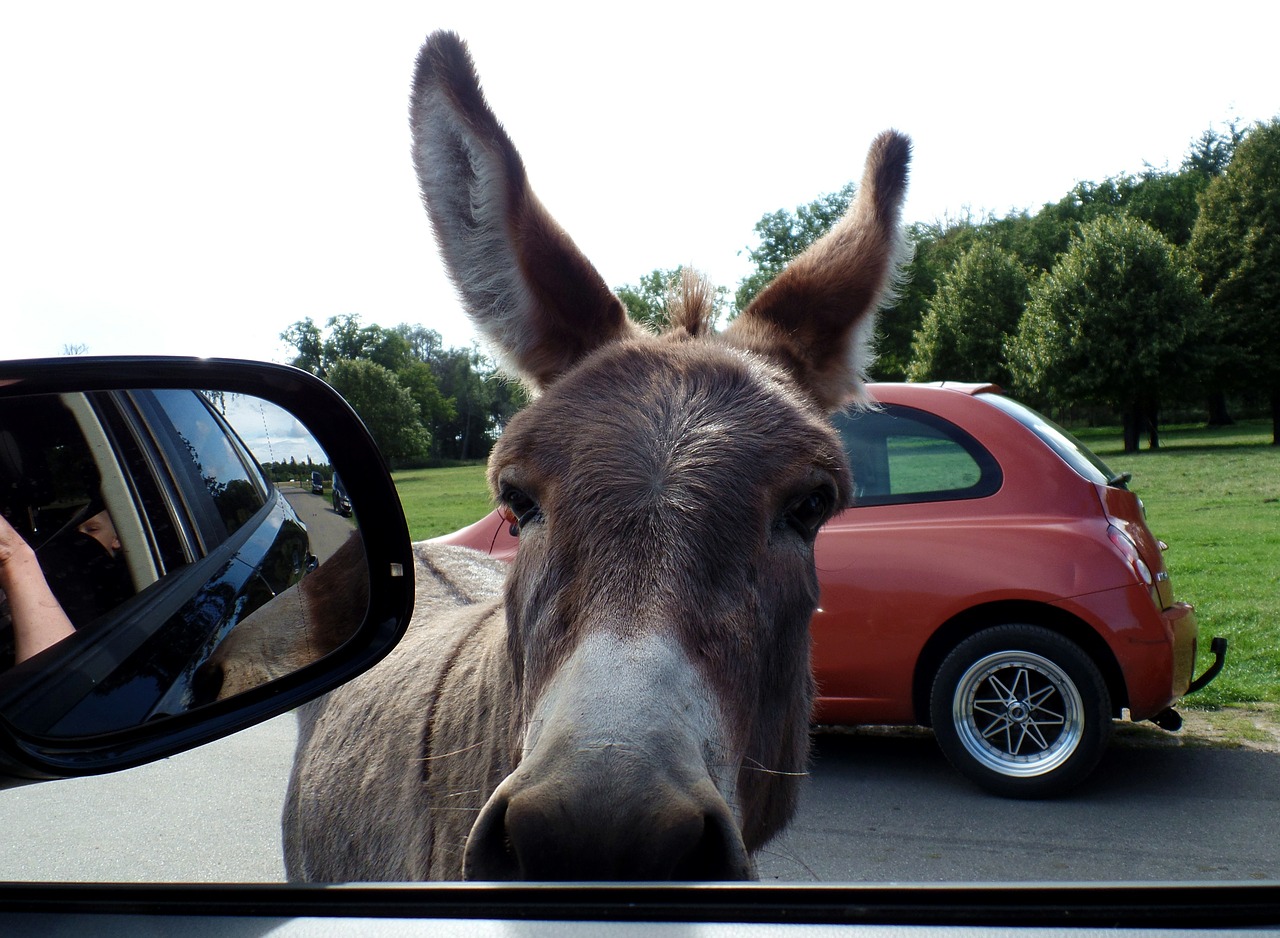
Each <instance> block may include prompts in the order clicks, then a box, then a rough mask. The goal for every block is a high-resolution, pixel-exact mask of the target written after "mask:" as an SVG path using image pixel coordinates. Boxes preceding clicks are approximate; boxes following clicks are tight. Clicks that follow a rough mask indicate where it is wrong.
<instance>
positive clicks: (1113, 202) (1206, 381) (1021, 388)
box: [619, 119, 1280, 451]
mask: <svg viewBox="0 0 1280 938" xmlns="http://www.w3.org/2000/svg"><path fill="white" fill-rule="evenodd" d="M854 195H855V187H854V184H853V183H850V184H848V185H846V186H845V187H844V188H842V189H841V190H840V191H838V192H834V193H830V194H827V195H823V196H820V197H819V198H818V199H816V200H815V201H813V202H811V203H809V204H808V205H803V206H800V207H798V208H797V209H796V210H795V211H787V210H778V211H776V212H771V213H769V214H766V215H764V216H763V217H762V218H761V219H760V221H759V222H757V224H756V226H755V235H756V238H757V244H756V246H755V247H753V248H750V249H749V250H748V256H749V257H750V259H751V261H752V263H753V264H754V265H755V270H754V271H753V272H752V273H751V274H750V275H749V276H748V277H746V278H745V279H744V280H743V282H742V283H741V284H740V285H739V286H738V289H737V291H736V293H735V294H734V297H733V301H732V303H731V304H730V303H726V304H725V309H726V315H727V317H728V318H732V317H733V316H734V315H736V314H737V313H738V312H739V311H740V310H742V309H745V308H746V305H747V304H748V303H749V302H750V301H751V299H752V298H753V297H754V296H755V295H756V294H757V293H758V292H759V291H760V290H761V289H762V288H763V287H764V286H765V285H766V284H768V283H769V281H770V280H772V279H773V277H774V276H776V275H777V273H778V272H779V271H780V270H781V269H782V268H783V267H784V266H785V265H786V263H787V262H788V261H789V260H790V259H791V258H793V257H795V256H796V255H797V254H799V253H800V252H801V251H802V250H804V249H805V248H806V247H808V246H809V245H810V244H812V243H813V242H814V241H816V240H817V239H818V238H819V237H821V236H822V235H823V234H824V233H825V232H826V231H827V230H828V229H829V228H830V227H831V226H832V225H833V224H834V223H835V222H836V220H838V219H839V218H840V216H841V215H842V214H843V213H844V211H845V209H846V208H847V207H848V205H849V203H850V202H851V201H852V199H853V197H854ZM907 237H908V239H909V241H910V246H911V248H912V256H911V261H910V263H909V265H908V267H907V269H906V271H905V277H904V278H903V282H902V283H901V284H900V285H899V289H898V292H897V297H896V300H895V301H894V302H893V304H892V305H891V306H890V307H889V308H887V309H885V310H884V311H883V313H882V315H881V317H880V321H879V323H878V331H877V337H876V338H877V351H878V359H877V362H876V365H875V367H874V369H873V374H872V377H873V378H875V379H877V380H883V381H902V380H912V381H936V380H952V381H983V382H992V383H995V384H999V385H1001V386H1002V387H1004V388H1006V389H1008V390H1010V391H1012V392H1013V393H1015V394H1017V395H1018V396H1020V397H1022V398H1023V399H1026V400H1028V401H1030V402H1031V403H1033V404H1035V405H1037V406H1039V407H1041V408H1043V409H1046V410H1049V411H1051V412H1054V411H1056V412H1059V413H1072V414H1079V413H1080V412H1081V410H1082V409H1088V411H1089V412H1090V413H1095V414H1100V415H1104V416H1105V418H1106V419H1114V418H1119V419H1120V420H1121V422H1122V423H1123V426H1124V436H1125V447H1126V449H1128V450H1131V451H1132V450H1136V449H1137V448H1138V445H1139V440H1140V438H1141V436H1142V435H1143V434H1145V435H1146V437H1147V439H1148V441H1149V445H1151V446H1158V445H1159V420H1160V414H1161V411H1162V410H1167V409H1170V408H1173V407H1180V408H1183V409H1189V408H1206V409H1207V416H1208V419H1209V422H1210V423H1225V422H1229V421H1230V419H1231V418H1230V414H1229V411H1228V409H1227V401H1228V400H1232V401H1236V402H1239V403H1241V404H1242V405H1246V406H1250V407H1262V408H1269V410H1270V413H1271V416H1272V422H1273V438H1274V439H1276V440H1280V357H1277V355H1276V353H1275V351H1274V349H1275V348H1276V347H1277V346H1276V343H1277V340H1280V296H1278V294H1280V263H1277V261H1280V257H1277V252H1280V119H1277V120H1272V121H1270V122H1267V123H1260V124H1257V125H1255V126H1253V127H1250V128H1248V129H1241V128H1239V127H1238V126H1236V125H1235V124H1231V125H1229V126H1228V127H1227V129H1226V130H1224V131H1216V130H1214V129H1212V128H1211V129H1209V130H1206V131H1205V132H1204V133H1203V134H1202V135H1201V136H1200V137H1199V138H1198V139H1197V140H1195V141H1193V142H1192V143H1191V145H1190V146H1189V148H1188V151H1187V154H1186V156H1185V158H1184V160H1183V162H1182V165H1181V166H1180V167H1178V169H1176V170H1168V169H1156V168H1152V167H1148V168H1147V169H1146V170H1145V171H1144V172H1142V173H1140V174H1137V175H1132V174H1124V175H1119V176H1115V177H1111V178H1108V179H1104V180H1103V181H1102V182H1081V183H1078V184H1077V185H1076V186H1074V187H1073V188H1072V189H1071V190H1070V191H1069V192H1068V193H1067V194H1066V195H1064V196H1063V197H1062V198H1061V199H1059V200H1058V201H1057V202H1054V203H1049V204H1046V205H1044V206H1043V207H1042V208H1041V209H1040V210H1039V211H1036V212H1034V213H1032V212H1029V211H1020V212H1015V213H1012V214H1010V215H1008V216H1006V217H1003V218H996V217H994V216H988V217H984V218H981V219H975V218H973V217H971V216H966V217H963V218H959V219H948V220H944V221H937V222H933V223H927V224H914V225H911V226H910V227H909V228H908V231H907ZM677 275H678V270H676V271H670V270H667V271H664V270H655V271H653V272H652V273H651V274H648V275H646V276H645V277H643V278H641V280H640V282H639V284H638V285H630V284H628V285H626V286H624V287H621V288H619V295H620V296H621V297H622V298H623V300H624V302H626V304H627V306H628V309H630V310H631V312H632V315H633V316H634V317H635V318H637V319H640V320H643V321H655V320H657V321H660V320H661V309H662V305H661V293H662V289H661V287H662V285H664V284H667V285H669V284H671V283H672V282H673V281H674V279H675V278H676V276H677Z"/></svg>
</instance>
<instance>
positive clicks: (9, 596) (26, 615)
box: [0, 515, 75, 664]
mask: <svg viewBox="0 0 1280 938" xmlns="http://www.w3.org/2000/svg"><path fill="white" fill-rule="evenodd" d="M0 590H3V592H4V596H5V599H6V601H7V602H8V604H9V614H10V616H11V617H12V620H13V638H14V663H15V664H17V663H20V662H23V661H26V660H27V659H28V658H31V657H33V656H35V655H37V654H39V653H40V652H42V651H44V650H45V649H46V648H48V647H49V646H51V645H54V644H57V643H58V642H60V641H62V640H63V639H64V638H66V637H67V636H69V635H71V634H72V633H73V632H74V631H75V627H74V626H73V625H72V624H71V620H70V619H68V618H67V614H66V613H65V612H64V611H63V609H62V605H61V604H60V603H59V602H58V600H57V598H55V597H54V595H53V591H52V590H51V589H49V583H48V581H47V580H45V577H44V571H43V570H41V568H40V562H39V561H38V560H37V559H36V552H35V551H34V550H32V548H31V545H30V544H28V543H27V542H26V540H25V539H24V538H23V537H22V535H20V534H19V533H18V532H17V531H15V530H14V529H13V526H12V525H10V524H9V522H8V520H7V519H6V518H5V517H4V516H3V515H0Z"/></svg>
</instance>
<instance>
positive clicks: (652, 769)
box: [412, 33, 909, 879]
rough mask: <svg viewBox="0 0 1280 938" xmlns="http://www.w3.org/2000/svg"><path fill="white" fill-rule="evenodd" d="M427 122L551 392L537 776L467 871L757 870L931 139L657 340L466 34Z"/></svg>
mask: <svg viewBox="0 0 1280 938" xmlns="http://www.w3.org/2000/svg"><path fill="white" fill-rule="evenodd" d="M412 124H413V132H414V140H415V150H414V152H415V161H416V166H417V171H418V178H419V181H420V184H421V188H422V194H423V198H424V201H425V203H426V207H427V211H428V214H429V215H430V217H431V221H432V224H433V226H434V229H435V232H436V237H437V240H438V242H439V244H440V249H441V252H442V254H443V255H444V258H445V261H446V264H447V266H448V267H449V270H450V272H451V274H452V277H453V279H454V282H455V284H456V286H457V288H458V291H459V293H460V295H461V297H462V300H463V303H464V304H465V306H466V308H467V310H468V312H469V313H470V315H471V316H472V318H473V319H474V321H475V322H476V324H477V326H478V327H479V328H480V329H481V330H482V331H483V332H484V334H485V335H486V336H487V338H488V339H489V340H490V342H491V343H492V345H493V346H494V347H495V348H496V350H497V351H498V353H499V354H500V355H501V356H502V359H503V361H504V363H505V365H506V367H507V368H508V369H510V370H512V371H514V372H515V373H516V374H518V375H519V376H520V377H521V378H522V379H523V380H524V381H525V382H526V383H527V384H528V385H529V386H530V387H531V388H532V389H533V390H534V391H535V392H537V396H536V397H535V399H534V401H533V403H531V404H530V405H529V406H528V407H527V408H526V409H525V410H524V411H522V412H521V413H520V414H518V415H517V416H516V418H515V419H513V420H512V421H511V423H510V424H509V426H508V427H507V429H506V431H505V433H504V434H503V437H502V439H501V440H500V441H499V443H498V444H497V446H496V447H495V449H494V452H493V456H492V458H491V460H490V465H489V483H490V486H491V488H492V490H493V492H494V495H495V496H496V497H497V499H498V500H499V502H500V503H501V504H502V505H503V506H505V509H506V511H507V512H508V513H509V515H510V516H511V517H512V518H513V519H514V520H515V523H517V524H518V525H519V530H520V550H519V553H518V556H517V558H516V560H515V562H514V565H513V568H512V570H511V574H510V576H509V578H508V581H507V586H506V617H507V627H508V651H509V654H510V658H511V668H512V673H513V675H514V687H513V688H512V689H511V692H512V693H513V694H514V696H515V710H516V720H517V726H516V733H515V740H516V742H515V751H514V752H513V753H512V764H513V765H515V766H516V768H515V770H514V771H513V772H512V773H511V774H510V775H509V776H508V777H507V778H506V779H505V780H504V781H503V782H502V784H501V785H499V787H498V788H497V790H496V791H495V792H494V793H493V795H492V797H491V798H490V799H489V801H488V803H487V805H486V806H485V808H484V810H483V811H482V812H481V815H480V817H479V818H478V820H477V821H476V823H475V825H474V827H473V828H472V831H471V835H470V837H469V839H468V842H467V849H466V857H465V874H466V875H467V876H468V877H469V878H479V879H513V878H533V879H559V878H574V879H601V878H603V879H667V878H682V879H739V878H746V877H749V876H750V875H751V874H752V863H751V860H750V856H751V854H752V853H753V852H754V851H755V850H756V849H758V848H759V847H760V846H761V845H762V844H763V843H765V842H766V841H767V840H768V839H769V838H770V837H772V836H773V835H774V834H776V833H777V832H778V831H779V830H780V829H781V828H782V826H783V825H784V824H785V823H786V822H787V821H788V820H789V818H790V816H791V814H792V812H793V810H794V803H795V793H796V787H797V780H798V776H800V775H802V774H803V773H804V771H805V763H806V757H807V752H808V720H809V713H810V708H811V704H812V695H813V692H812V682H811V677H810V673H809V634H808V624H809V618H810V616H811V615H812V613H813V610H814V607H815V605H816V603H817V598H818V586H817V579H816V575H815V572H814V561H813V542H814V537H815V536H816V534H817V532H818V529H819V527H821V525H822V524H823V523H824V522H825V521H826V520H827V519H828V518H829V517H830V516H831V515H832V514H833V513H834V512H835V511H837V510H838V509H839V508H840V507H842V506H843V505H844V504H846V502H847V499H848V495H849V492H850V480H849V470H848V466H847V464H846V461H845V458H844V455H843V452H842V449H841V445H840V440H839V438H838V437H837V436H836V434H835V433H834V431H833V430H832V429H831V427H830V425H829V423H828V421H827V415H828V413H829V412H830V411H832V410H834V409H836V408H838V407H841V406H843V405H844V404H846V403H848V402H849V401H850V400H851V399H854V398H855V397H856V396H857V395H858V392H859V388H860V379H859V371H860V368H861V365H862V363H863V362H862V361H861V359H862V358H863V356H864V354H865V340H866V337H867V335H868V334H869V332H870V329H871V326H872V323H873V317H874V314H875V310H876V307H877V305H878V304H879V303H880V301H881V299H882V296H883V293H884V291H885V289H886V286H887V284H888V283H889V282H890V280H891V278H892V275H893V272H894V269H895V266H894V265H895V261H896V257H895V254H896V252H897V250H898V245H899V241H898V216H899V209H900V204H901V200H902V196H903V192H904V190H905V186H906V169H907V162H908V158H909V143H908V141H907V139H906V138H905V137H903V136H901V135H899V134H896V133H892V132H890V133H885V134H883V135H882V136H881V137H879V138H878V139H877V140H876V141H875V143H874V145H873V146H872V149H871V153H870V157H869V159H868V162H867V168H866V171H865V174H864V176H863V179H862V185H861V189H860V190H859V195H858V198H857V201H856V203H855V204H854V205H853V206H852V207H851V209H850V211H849V213H848V215H847V216H846V217H845V218H844V219H843V220H842V221H841V222H840V223H839V224H838V225H837V226H836V227H835V229H834V230H832V231H831V232H830V233H829V234H828V235H827V236H826V237H824V238H823V239H822V240H821V241H819V242H818V243H817V244H815V245H814V246H813V247H812V248H811V249H810V250H809V251H808V252H806V253H805V254H804V255H802V256H801V257H799V258H797V259H796V260H795V261H794V262H793V263H792V264H791V266H790V267H789V268H788V269H787V270H786V271H785V272H783V273H782V274H781V275H780V276H779V277H778V278H777V279H776V280H775V281H774V282H773V283H772V284H771V285H770V286H769V287H768V288H767V289H765V290H764V291H763V292H762V293H761V294H760V295H759V297H758V298H757V299H756V301H755V302H754V303H753V304H752V305H751V306H750V308H749V309H747V310H746V311H744V312H743V313H742V314H741V315H740V316H739V317H738V319H737V320H736V321H735V322H734V323H733V324H732V325H731V326H730V327H729V328H728V329H727V330H726V331H725V332H724V333H722V334H715V333H713V332H712V330H711V326H710V317H709V313H710V310H709V305H710V304H709V303H708V302H707V295H708V293H707V291H706V290H705V287H704V285H702V284H699V283H698V282H696V281H694V280H686V282H685V284H684V285H683V297H682V298H681V301H680V302H678V303H676V304H675V305H674V307H673V309H672V311H671V312H672V325H671V327H670V328H669V330H668V331H667V332H666V333H665V334H663V335H660V336H655V335H651V334H649V333H648V332H646V331H644V330H642V329H641V328H639V327H638V326H636V325H634V324H632V323H631V322H630V321H629V320H628V319H627V316H626V314H625V311H624V308H623V305H622V303H621V302H620V301H619V300H618V298H617V297H616V296H614V295H613V293H612V292H611V291H610V290H609V288H608V287H607V285H606V284H605V282H604V280H603V279H602V278H601V277H600V275H599V274H598V273H597V272H596V271H595V269H594V268H593V267H592V266H591V265H590V263H589V262H588V261H587V260H586V259H585V258H584V257H583V256H582V255H581V253H580V252H579V251H578V249H577V248H576V246H575V245H574V244H573V242H572V241H571V240H570V239H569V237H568V236H567V235H566V234H565V233H564V231H563V230H562V229H561V228H560V227H559V226H558V225H557V224H556V222H555V221H554V220H552V218H551V217H550V215H549V214H548V213H547V212H546V210H545V209H544V208H543V207H542V205H541V203H540V202H539V201H538V199H537V198H536V197H535V196H534V194H533V192H532V191H531V190H530V188H529V184H528V181H527V179H526V175H525V170H524V166H523V163H522V162H521V159H520V156H519V154H518V153H517V152H516V150H515V147H514V146H513V145H512V143H511V141H510V140H509V139H508V137H507V135H506V133H505V131H504V130H503V129H502V127H501V125H500V124H499V123H498V121H497V119H496V118H495V117H494V116H493V114H492V112H491V111H490V110H489V107H488V105H487V104H486V102H485V100H484V98H483V96H482V94H481V91H480V87H479V82H478V79H477V77H476V74H475V71H474V68H473V66H472V64H471V60H470V58H469V56H468V54H467V51H466V48H465V46H464V45H463V43H462V42H461V41H460V40H459V39H458V38H457V37H456V36H453V35H451V34H447V33H437V34H435V35H433V36H431V37H430V38H429V39H428V40H427V43H426V45H425V46H424V47H423V49H422V52H421V54H420V56H419V59H418V67H417V74H416V77H415V82H414V90H413V105H412Z"/></svg>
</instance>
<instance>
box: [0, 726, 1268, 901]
mask: <svg viewBox="0 0 1280 938" xmlns="http://www.w3.org/2000/svg"><path fill="white" fill-rule="evenodd" d="M293 735H294V724H293V718H292V717H291V716H284V717H280V718H278V719H276V720H272V721H270V722H268V723H266V724H263V725H262V726H259V727H255V728H254V729H251V730H248V731H246V732H244V733H240V734H238V735H236V736H234V737H231V738H229V739H226V740H223V741H221V742H218V743H213V744H211V745H209V746H205V747H203V748H201V749H198V750H194V751H192V752H189V753H185V754H183V755H180V756H176V757H174V758H172V759H167V760H165V761H163V762H159V763H156V764H153V765H149V766H142V767H140V768H137V769H131V770H129V771H127V772H121V773H117V774H115V775H110V776H102V777H99V778H86V779H71V780H67V781H62V782H51V783H46V784H43V785H35V786H30V787H27V788H22V789H15V790H10V791H3V792H0V832H3V833H2V834H0V880H24V881H33V880H46V881H48V880H59V881H98V882H104V881H122V882H123V881H130V882H146V881H153V882H181V881H207V882H230V881H245V882H273V881H279V880H280V879H282V878H283V868H282V865H281V860H280V841H279V815H280V807H281V804H282V802H283V796H284V785H285V779H286V778H287V774H288V768H289V762H290V758H291V750H292V744H293ZM760 859H761V863H760V867H761V878H762V879H764V880H766V881H778V880H790V881H794V880H800V881H810V882H812V881H829V882H840V881H861V882H914V881H928V882H947V881H955V882H980V881H1021V882H1029V881H1099V880H1143V881H1155V880H1178V881H1182V880H1206V881H1230V880H1249V881H1251V880H1257V879H1280V754H1276V753H1269V752H1253V751H1243V750H1227V749H1190V748H1176V749H1174V748H1133V747H1131V746H1126V745H1113V747H1112V748H1111V750H1110V751H1109V753H1108V755H1107V756H1106V758H1105V760H1104V761H1103V763H1102V765H1101V766H1100V767H1099V769H1098V771H1097V773H1096V774H1095V775H1094V776H1093V777H1092V778H1091V779H1090V780H1089V781H1087V782H1086V783H1085V785H1084V786H1083V787H1082V788H1081V789H1079V790H1078V791H1077V792H1076V793H1075V794H1073V795H1072V796H1070V797H1068V798H1064V799H1060V800H1057V801H1049V802H1020V801H1007V800H1003V799H998V798H994V797H991V796H988V795H986V794H984V793H982V792H980V791H978V790H977V789H975V788H974V787H972V786H971V785H969V784H968V783H967V782H966V781H964V780H963V779H962V778H961V777H960V776H959V775H957V774H955V773H954V772H953V771H952V770H951V769H950V767H949V766H948V765H947V764H946V762H945V760H944V759H943V757H942V756H941V755H940V754H939V752H938V751H937V749H936V747H935V745H934V743H933V741H932V739H931V738H930V737H928V736H927V734H923V733H911V732H907V733H898V734H894V735H868V734H856V735H832V736H820V737H819V738H818V740H817V745H816V750H815V759H814V773H813V777H812V778H811V779H810V780H809V782H808V784H807V785H806V788H805V790H804V796H803V799H802V805H801V811H800V815H799V817H798V818H797V819H796V821H795V823H794V824H793V825H792V827H791V828H790V830H789V831H788V832H787V833H786V834H785V835H783V837H781V838H780V839H779V840H777V841H775V842H774V843H773V844H771V845H770V846H769V847H768V848H766V851H765V854H764V855H763V856H762V857H761V858H760Z"/></svg>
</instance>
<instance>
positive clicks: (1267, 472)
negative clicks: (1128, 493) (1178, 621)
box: [1076, 421, 1280, 707]
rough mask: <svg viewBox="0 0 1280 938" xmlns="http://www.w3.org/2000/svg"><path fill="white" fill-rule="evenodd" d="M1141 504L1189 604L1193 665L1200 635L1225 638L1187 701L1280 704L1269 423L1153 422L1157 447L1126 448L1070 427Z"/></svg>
mask: <svg viewBox="0 0 1280 938" xmlns="http://www.w3.org/2000/svg"><path fill="white" fill-rule="evenodd" d="M1076 435H1077V436H1078V437H1080V439H1081V440H1083V441H1084V442H1085V443H1087V444H1088V446H1089V447H1090V448H1091V449H1092V450H1093V451H1094V452H1096V453H1097V454H1098V455H1099V456H1101V457H1102V458H1103V459H1104V460H1106V462H1107V464H1108V465H1109V466H1110V467H1111V468H1112V469H1114V470H1116V471H1117V472H1131V473H1133V480H1132V481H1131V482H1130V483H1129V488H1131V489H1132V490H1133V491H1134V492H1136V493H1137V494H1138V496H1139V497H1140V498H1141V499H1142V500H1143V502H1144V503H1145V504H1146V506H1147V524H1148V525H1149V526H1150V528H1151V530H1152V531H1153V532H1154V533H1155V535H1156V537H1158V538H1160V539H1161V540H1163V541H1165V542H1166V543H1167V544H1168V545H1169V550H1168V551H1167V552H1166V553H1165V555H1164V556H1165V564H1166V565H1167V566H1168V568H1169V575H1170V576H1171V577H1172V579H1173V588H1174V593H1175V595H1176V596H1177V597H1178V598H1179V599H1183V600H1186V601H1187V602H1190V603H1194V604H1195V607H1196V618H1197V620H1198V621H1199V623H1200V636H1201V649H1202V651H1201V658H1202V660H1201V663H1200V665H1199V666H1200V668H1203V667H1204V666H1205V664H1206V663H1207V661H1208V657H1207V656H1208V645H1209V641H1208V640H1209V638H1211V637H1212V636H1214V635H1222V636H1225V637H1226V638H1227V639H1228V641H1229V642H1230V644H1231V647H1230V649H1229V650H1228V653H1227V666H1226V668H1225V669H1224V670H1223V672H1222V674H1220V675H1219V676H1218V678H1217V679H1216V680H1215V681H1214V682H1213V683H1212V684H1210V685H1209V686H1208V687H1206V688H1205V689H1204V690H1203V691H1201V692H1200V693H1198V694H1196V695H1195V696H1194V697H1189V698H1188V699H1187V703H1188V705H1190V706H1196V707H1201V706H1216V705H1220V704H1225V703H1243V702H1255V701H1268V702H1272V703H1276V702H1280V627H1278V624H1277V617H1278V616H1280V447H1276V446H1270V445H1268V444H1269V443H1270V442H1271V423H1270V421H1242V422H1240V423H1239V424H1237V425H1236V426H1234V427H1227V428H1224V429H1215V430H1206V429H1204V428H1202V427H1172V428H1162V430H1161V448H1160V449H1159V450H1156V451H1154V452H1152V451H1150V450H1146V449H1144V450H1142V452H1140V453H1138V454H1136V455H1135V454H1129V455H1125V453H1124V452H1123V447H1122V445H1121V441H1120V431H1119V430H1111V431H1099V430H1089V431H1077V432H1076Z"/></svg>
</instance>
